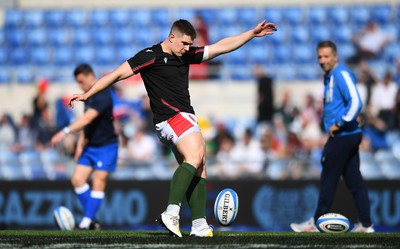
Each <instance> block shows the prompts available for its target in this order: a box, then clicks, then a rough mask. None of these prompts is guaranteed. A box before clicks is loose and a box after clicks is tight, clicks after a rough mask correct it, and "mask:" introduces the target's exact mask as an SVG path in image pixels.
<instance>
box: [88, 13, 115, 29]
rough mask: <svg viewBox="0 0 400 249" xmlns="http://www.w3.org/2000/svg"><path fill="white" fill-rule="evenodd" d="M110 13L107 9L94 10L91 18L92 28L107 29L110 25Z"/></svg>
mask: <svg viewBox="0 0 400 249" xmlns="http://www.w3.org/2000/svg"><path fill="white" fill-rule="evenodd" d="M110 19H111V18H110V12H109V10H107V9H94V10H92V12H91V13H90V16H89V25H90V27H91V28H105V27H106V26H107V25H109V23H110Z"/></svg>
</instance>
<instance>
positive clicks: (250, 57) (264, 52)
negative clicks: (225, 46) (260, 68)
mask: <svg viewBox="0 0 400 249" xmlns="http://www.w3.org/2000/svg"><path fill="white" fill-rule="evenodd" d="M241 49H243V51H244V53H246V54H245V56H244V58H243V59H242V60H246V61H248V62H249V63H250V64H264V63H266V62H267V61H269V60H271V57H272V54H271V50H270V49H271V47H270V46H267V45H265V44H264V43H261V42H259V43H257V42H252V43H251V44H247V46H245V47H243V48H241ZM239 50H240V49H239ZM245 58H247V59H245Z"/></svg>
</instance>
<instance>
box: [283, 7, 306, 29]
mask: <svg viewBox="0 0 400 249" xmlns="http://www.w3.org/2000/svg"><path fill="white" fill-rule="evenodd" d="M282 13H283V21H284V22H286V23H288V24H290V25H300V24H303V22H304V15H303V13H304V11H303V9H302V8H301V7H286V8H283V9H282Z"/></svg>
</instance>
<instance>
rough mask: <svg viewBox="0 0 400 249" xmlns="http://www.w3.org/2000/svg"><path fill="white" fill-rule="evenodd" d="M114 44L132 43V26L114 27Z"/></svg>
mask: <svg viewBox="0 0 400 249" xmlns="http://www.w3.org/2000/svg"><path fill="white" fill-rule="evenodd" d="M113 36H114V44H115V45H116V46H125V45H129V44H132V43H133V42H134V40H135V33H134V32H132V28H124V27H122V28H116V29H114V33H113Z"/></svg>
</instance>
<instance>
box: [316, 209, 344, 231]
mask: <svg viewBox="0 0 400 249" xmlns="http://www.w3.org/2000/svg"><path fill="white" fill-rule="evenodd" d="M316 225H317V227H318V230H319V231H321V232H323V233H345V232H347V231H348V230H349V227H350V222H349V219H347V218H346V217H345V216H343V215H341V214H337V213H327V214H324V215H321V216H320V217H319V218H318V220H317V222H316Z"/></svg>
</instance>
